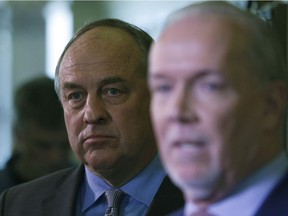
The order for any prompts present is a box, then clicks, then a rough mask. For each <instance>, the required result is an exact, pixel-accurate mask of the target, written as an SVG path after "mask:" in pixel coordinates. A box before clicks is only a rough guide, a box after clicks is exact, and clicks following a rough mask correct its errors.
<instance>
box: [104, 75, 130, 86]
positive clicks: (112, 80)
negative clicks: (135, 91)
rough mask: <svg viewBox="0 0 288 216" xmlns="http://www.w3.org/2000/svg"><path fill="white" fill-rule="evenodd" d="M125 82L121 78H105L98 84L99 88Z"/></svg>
mask: <svg viewBox="0 0 288 216" xmlns="http://www.w3.org/2000/svg"><path fill="white" fill-rule="evenodd" d="M123 82H125V80H124V79H123V78H121V77H107V78H104V79H102V80H101V81H100V82H99V84H100V86H105V85H108V84H113V83H123Z"/></svg>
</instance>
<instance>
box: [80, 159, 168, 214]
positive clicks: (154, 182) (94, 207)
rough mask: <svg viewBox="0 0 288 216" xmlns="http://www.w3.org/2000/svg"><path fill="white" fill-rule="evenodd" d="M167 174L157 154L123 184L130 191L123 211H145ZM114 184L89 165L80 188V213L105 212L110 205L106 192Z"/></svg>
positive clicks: (126, 191) (125, 199)
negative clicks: (101, 176) (98, 174)
mask: <svg viewBox="0 0 288 216" xmlns="http://www.w3.org/2000/svg"><path fill="white" fill-rule="evenodd" d="M165 175H166V174H165V172H164V170H163V167H162V165H161V162H160V159H159V156H158V155H157V156H155V158H154V159H153V160H152V161H151V162H150V163H149V164H148V166H147V167H146V168H145V169H144V170H143V171H142V172H140V173H139V174H138V175H137V176H135V177H134V178H133V179H131V180H130V181H129V182H127V183H126V184H125V185H123V186H122V187H120V188H121V189H122V190H123V191H124V192H125V193H126V195H125V197H124V199H123V201H122V203H121V209H120V215H125V216H135V215H137V216H141V215H145V213H146V212H147V210H148V207H149V206H150V204H151V202H152V200H153V198H154V196H155V194H156V192H157V191H158V189H159V187H160V185H161V183H162V181H163V179H164V177H165ZM111 188H112V187H111V185H109V184H107V183H106V182H105V181H104V180H103V179H101V178H100V177H98V176H96V175H95V174H93V173H92V172H91V171H90V170H89V169H88V168H87V167H85V180H84V182H83V184H82V187H81V189H80V190H81V191H80V196H79V197H78V202H77V211H76V215H77V216H95V215H104V214H105V210H106V208H107V202H106V199H105V196H104V192H105V191H106V190H108V189H111Z"/></svg>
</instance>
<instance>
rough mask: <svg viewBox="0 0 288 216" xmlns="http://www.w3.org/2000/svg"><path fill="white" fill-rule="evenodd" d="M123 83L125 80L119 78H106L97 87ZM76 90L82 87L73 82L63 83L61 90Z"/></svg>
mask: <svg viewBox="0 0 288 216" xmlns="http://www.w3.org/2000/svg"><path fill="white" fill-rule="evenodd" d="M123 82H125V80H124V79H123V78H121V77H107V78H104V79H102V80H101V81H100V82H99V83H98V84H99V86H105V85H109V84H113V83H123ZM76 88H82V86H81V85H79V84H76V83H73V82H65V83H64V84H63V89H76Z"/></svg>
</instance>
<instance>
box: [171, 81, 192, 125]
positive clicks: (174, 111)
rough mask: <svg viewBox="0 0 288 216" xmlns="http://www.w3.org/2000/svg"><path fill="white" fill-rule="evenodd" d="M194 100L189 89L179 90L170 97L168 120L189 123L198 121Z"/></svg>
mask: <svg viewBox="0 0 288 216" xmlns="http://www.w3.org/2000/svg"><path fill="white" fill-rule="evenodd" d="M196 103H197V102H196V99H195V97H194V96H193V94H192V92H190V91H189V88H187V87H182V88H179V89H178V90H177V91H176V92H175V94H174V95H173V97H171V103H170V105H169V106H170V108H169V110H170V112H169V118H170V120H171V121H177V122H182V123H191V122H194V121H197V120H198V116H197V110H196V108H195V107H196V106H197V104H196Z"/></svg>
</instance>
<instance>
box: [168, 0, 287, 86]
mask: <svg viewBox="0 0 288 216" xmlns="http://www.w3.org/2000/svg"><path fill="white" fill-rule="evenodd" d="M207 14H212V15H216V16H220V17H227V18H228V19H229V20H233V21H235V22H236V23H239V24H240V25H241V26H244V27H245V28H247V29H248V30H249V31H250V34H251V38H252V40H251V49H250V50H249V51H247V52H250V55H251V56H252V60H253V61H254V62H253V63H254V64H255V66H257V67H258V68H259V70H257V73H258V74H257V75H258V77H259V78H260V79H261V80H264V81H269V80H282V81H284V82H285V83H287V71H286V63H285V59H284V50H283V45H282V46H281V44H279V38H278V37H277V35H276V33H275V32H276V31H275V30H274V29H273V28H272V26H270V24H268V23H265V22H264V21H263V20H261V19H260V18H259V17H257V16H256V15H254V14H252V13H250V12H248V11H244V10H242V9H240V8H238V7H236V6H234V5H232V4H230V3H228V2H224V1H206V2H201V3H196V4H191V5H188V6H187V7H184V8H182V9H180V10H178V11H176V12H174V13H173V14H171V15H170V16H169V17H168V19H167V21H166V25H165V27H164V31H165V29H166V28H168V27H169V26H171V25H172V24H173V23H175V22H177V21H179V20H181V19H183V18H186V17H189V16H191V15H201V16H205V15H207Z"/></svg>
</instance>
